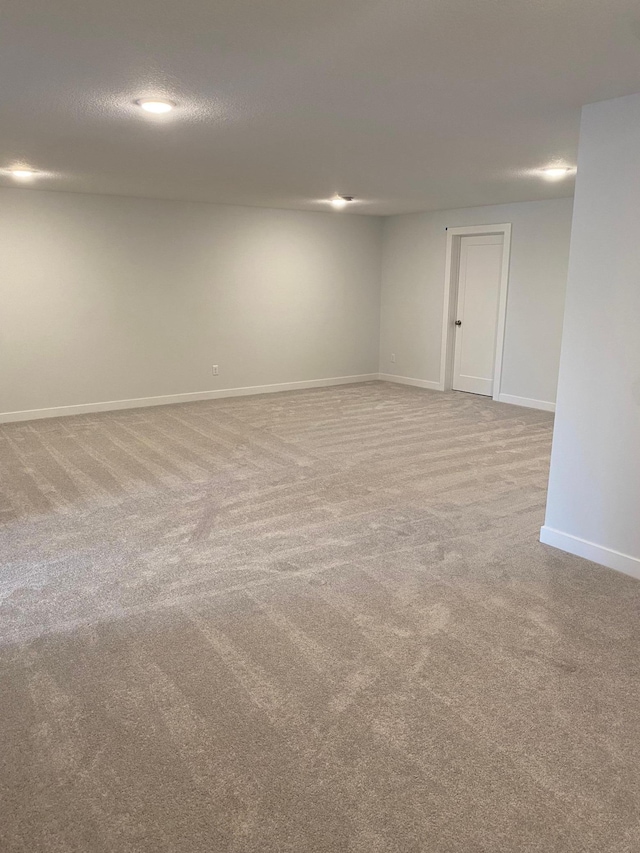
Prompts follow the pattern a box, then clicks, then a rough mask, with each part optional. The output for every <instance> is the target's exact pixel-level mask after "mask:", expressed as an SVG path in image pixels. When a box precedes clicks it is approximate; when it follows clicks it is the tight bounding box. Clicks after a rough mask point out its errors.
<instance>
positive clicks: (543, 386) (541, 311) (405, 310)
mask: <svg viewBox="0 0 640 853" xmlns="http://www.w3.org/2000/svg"><path fill="white" fill-rule="evenodd" d="M571 212H572V200H571V199H557V200H553V201H536V202H523V203H519V204H504V205H496V206H493V207H475V208H467V209H461V210H444V211H437V212H435V213H416V214H408V215H405V216H392V217H389V218H388V219H386V220H385V225H384V232H383V272H382V297H381V326H380V370H381V372H382V373H386V374H395V375H398V376H404V377H408V378H412V379H421V380H427V381H431V382H438V381H439V378H440V346H441V335H442V311H443V301H444V272H445V248H446V231H445V229H446V228H447V227H456V226H463V225H485V224H497V223H503V222H510V223H511V224H512V237H511V265H510V275H509V295H508V303H507V320H506V331H505V346H504V360H503V373H502V389H501V390H502V393H503V394H509V395H512V396H515V397H520V398H524V399H527V400H534V401H542V402H547V403H553V402H554V401H555V397H556V382H557V375H558V363H559V358H560V340H561V337H562V316H563V306H564V293H565V285H566V279H567V265H568V258H569V238H570V233H571ZM392 353H394V354H395V356H396V362H395V364H394V363H392V362H391V354H392Z"/></svg>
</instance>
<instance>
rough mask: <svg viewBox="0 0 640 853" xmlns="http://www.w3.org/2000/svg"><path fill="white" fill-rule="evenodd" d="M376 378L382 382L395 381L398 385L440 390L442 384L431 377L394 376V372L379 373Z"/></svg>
mask: <svg viewBox="0 0 640 853" xmlns="http://www.w3.org/2000/svg"><path fill="white" fill-rule="evenodd" d="M378 379H380V380H381V381H382V382H397V383H398V384H399V385H413V386H415V387H416V388H428V389H429V390H431V391H442V390H443V388H442V385H441V384H440V383H439V382H433V381H432V380H431V379H411V377H409V376H396V375H395V374H394V373H379V374H378Z"/></svg>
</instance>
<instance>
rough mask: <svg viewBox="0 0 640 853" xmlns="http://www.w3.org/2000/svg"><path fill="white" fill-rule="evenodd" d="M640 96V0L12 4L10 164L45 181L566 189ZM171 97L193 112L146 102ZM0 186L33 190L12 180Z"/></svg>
mask: <svg viewBox="0 0 640 853" xmlns="http://www.w3.org/2000/svg"><path fill="white" fill-rule="evenodd" d="M637 91H640V3H639V2H638V0H608V2H607V0H380V2H379V0H180V2H176V0H100V2H98V0H53V2H52V0H4V2H3V4H2V7H1V11H0V168H6V167H9V166H11V165H16V164H28V165H31V166H33V167H34V168H37V169H40V170H42V171H43V172H45V173H47V174H43V175H41V176H40V177H39V178H38V179H37V180H36V181H33V182H31V184H30V186H33V187H37V188H38V189H51V190H71V191H77V192H96V193H115V194H123V195H136V196H147V197H159V198H175V199H193V200H201V201H216V202H225V203H237V204H249V205H260V206H275V207H291V208H307V209H324V208H326V204H323V203H322V202H321V201H319V200H320V199H325V198H327V197H328V196H330V195H332V194H334V193H336V192H338V193H343V194H353V195H355V196H356V197H357V198H358V199H359V200H361V201H359V203H358V204H357V205H354V206H353V208H352V210H354V211H357V212H360V213H398V212H404V211H413V210H429V209H437V208H447V207H458V206H467V205H478V204H491V203H500V202H507V201H519V200H525V199H539V198H550V197H556V196H566V195H570V194H571V193H572V186H571V183H572V181H571V180H569V181H564V182H562V183H549V182H546V181H543V180H541V179H540V177H539V176H537V175H533V174H531V173H530V170H532V169H535V168H537V167H540V166H543V165H545V164H547V163H549V162H552V161H563V162H566V163H567V164H573V163H574V162H575V158H576V148H577V139H578V125H579V117H580V107H581V105H583V104H585V103H589V102H592V101H598V100H602V99H605V98H613V97H617V96H620V95H625V94H631V93H633V92H637ZM150 95H157V96H164V97H168V98H171V99H173V100H175V101H176V102H177V103H178V109H177V110H176V111H175V112H174V113H172V114H170V115H169V116H167V117H162V118H159V117H155V118H153V117H149V116H148V115H146V114H145V113H142V112H141V111H140V109H139V108H138V107H135V106H134V105H133V103H132V102H133V100H134V99H135V98H137V97H142V96H150ZM0 183H1V184H5V185H12V186H13V185H15V183H16V182H15V181H14V179H12V178H11V177H9V176H7V175H6V174H1V173H0Z"/></svg>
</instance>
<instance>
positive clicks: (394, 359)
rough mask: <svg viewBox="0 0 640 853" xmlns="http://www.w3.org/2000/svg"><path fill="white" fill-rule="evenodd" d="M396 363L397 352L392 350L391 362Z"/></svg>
mask: <svg viewBox="0 0 640 853" xmlns="http://www.w3.org/2000/svg"><path fill="white" fill-rule="evenodd" d="M395 363H396V354H395V352H392V353H391V364H395Z"/></svg>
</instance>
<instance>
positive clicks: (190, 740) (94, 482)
mask: <svg viewBox="0 0 640 853" xmlns="http://www.w3.org/2000/svg"><path fill="white" fill-rule="evenodd" d="M551 428H552V416H551V415H548V414H546V413H544V412H538V411H533V410H526V409H521V408H517V407H513V406H507V405H501V404H496V403H493V402H492V401H490V400H488V399H484V398H481V397H476V396H472V395H466V394H457V393H448V394H441V393H437V392H429V391H422V390H419V389H413V388H406V387H402V386H397V385H389V384H384V383H372V384H367V385H359V386H343V387H338V388H327V389H317V390H312V391H299V392H293V393H287V394H279V395H268V396H263V397H253V398H236V399H228V400H219V401H214V402H204V403H192V404H185V405H181V406H171V407H169V406H167V407H160V408H155V409H142V410H138V411H126V412H117V413H110V414H99V415H91V416H81V417H73V418H61V419H57V420H50V421H40V422H31V423H26V424H11V425H6V426H4V427H1V428H0V470H1V472H2V481H1V484H0V488H1V492H2V494H1V495H0V497H1V501H2V502H1V504H0V511H1V513H2V523H3V524H2V532H1V533H0V544H1V546H2V555H3V561H2V563H3V564H2V569H1V571H0V592H1V605H0V639H1V645H0V738H1V742H0V792H1V796H2V804H1V814H0V849H1V850H2V851H3V853H18V851H19V853H41V851H47V853H48V852H49V851H51V852H52V853H53V851H55V853H72V852H73V853H94V851H95V853H103V852H104V853H106V851H109V852H110V853H205V852H206V853H231V851H233V853H343V851H344V853H450V851H455V853H482V851H487V853H528V851H540V853H556V851H562V853H564V851H566V853H574V852H575V853H577V851H579V853H584V852H585V851H589V852H590V853H591V851H592V853H632V851H635V853H637V851H638V850H640V677H639V676H640V653H639V652H640V642H639V639H640V636H639V629H638V626H639V621H638V616H639V610H640V608H639V605H640V584H638V583H637V582H636V581H633V580H632V579H630V578H626V577H624V576H622V575H617V574H615V573H613V572H609V571H607V570H605V569H602V568H599V567H597V566H594V565H593V564H591V563H588V562H586V561H582V560H579V559H578V558H573V557H570V556H568V555H566V554H563V553H561V552H559V551H555V550H553V549H551V548H548V547H546V546H543V545H541V544H540V543H539V542H538V541H537V536H538V531H539V528H540V525H541V523H542V520H543V507H544V499H545V486H546V477H547V468H548V457H549V448H550V440H551Z"/></svg>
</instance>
